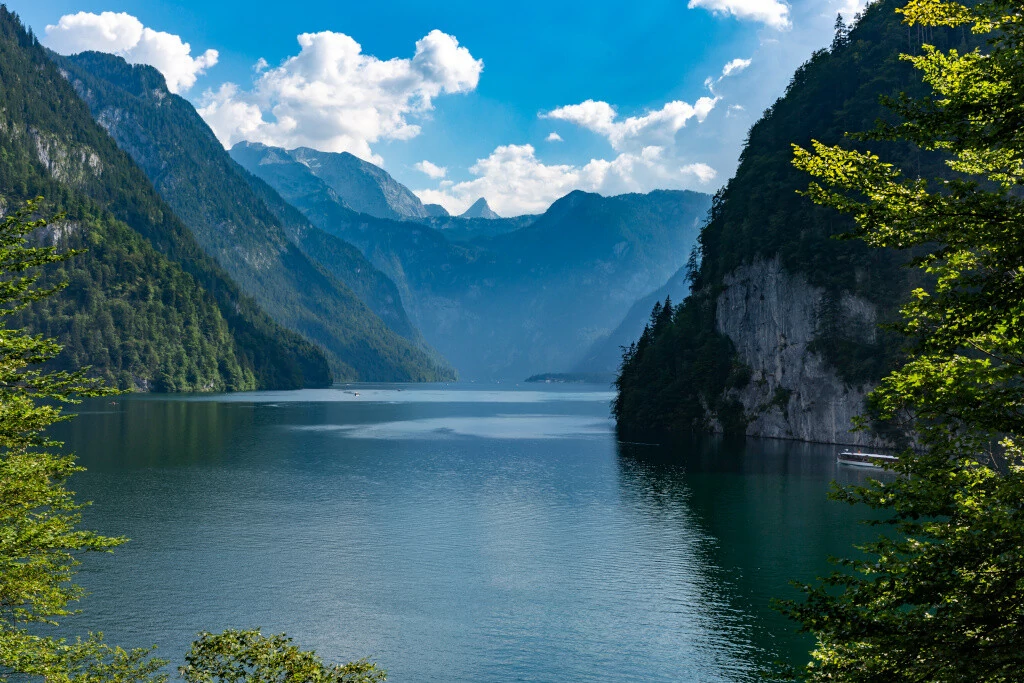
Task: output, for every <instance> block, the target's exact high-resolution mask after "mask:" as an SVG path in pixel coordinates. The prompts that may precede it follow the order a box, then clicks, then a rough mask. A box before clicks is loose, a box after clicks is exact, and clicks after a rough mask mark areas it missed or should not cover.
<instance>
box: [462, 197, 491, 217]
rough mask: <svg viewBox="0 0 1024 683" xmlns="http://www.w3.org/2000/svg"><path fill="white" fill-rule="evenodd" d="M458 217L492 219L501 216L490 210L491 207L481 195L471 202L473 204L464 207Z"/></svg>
mask: <svg viewBox="0 0 1024 683" xmlns="http://www.w3.org/2000/svg"><path fill="white" fill-rule="evenodd" d="M460 218H487V219H493V218H501V216H499V215H498V214H496V213H494V212H493V211H491V207H490V205H489V204H488V203H487V200H486V199H484V198H483V197H481V198H480V199H478V200H476V201H475V202H473V206H471V207H469V208H468V209H466V210H465V211H464V212H463V213H462V214H461V215H460Z"/></svg>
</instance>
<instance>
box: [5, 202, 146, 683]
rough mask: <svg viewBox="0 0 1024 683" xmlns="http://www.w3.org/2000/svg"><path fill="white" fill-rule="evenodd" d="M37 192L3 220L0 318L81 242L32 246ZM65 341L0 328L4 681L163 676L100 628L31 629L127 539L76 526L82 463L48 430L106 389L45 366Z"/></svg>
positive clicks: (64, 610)
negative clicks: (82, 565)
mask: <svg viewBox="0 0 1024 683" xmlns="http://www.w3.org/2000/svg"><path fill="white" fill-rule="evenodd" d="M37 208H38V201H36V202H29V203H28V204H27V205H26V206H25V207H24V208H22V209H21V210H19V211H17V212H14V213H12V214H10V215H8V216H7V217H6V218H5V219H4V220H3V221H2V222H0V318H4V317H9V316H11V315H14V314H16V313H17V312H19V311H21V310H23V309H25V308H26V307H28V306H29V305H30V304H32V303H33V302H35V301H39V300H41V299H44V298H46V297H49V296H51V295H53V294H55V293H56V292H57V291H58V290H60V289H61V288H62V287H63V285H61V284H58V285H56V286H53V287H48V288H42V287H38V286H37V282H38V280H39V277H40V275H39V268H40V267H41V266H44V265H47V264H51V263H55V262H58V261H63V260H65V259H68V258H70V257H72V256H74V255H75V252H64V253H58V252H57V250H56V248H55V247H41V246H27V245H26V242H25V237H26V235H28V234H29V233H31V232H33V231H35V230H37V229H39V228H42V227H44V226H45V222H44V221H42V220H32V218H31V217H32V215H33V214H34V213H35V211H36V209H37ZM59 352H60V346H59V345H57V344H56V343H55V342H54V341H53V340H50V339H46V338H44V337H42V336H40V335H29V334H27V333H26V332H25V331H23V330H12V329H6V328H2V329H0V681H6V680H8V677H9V676H11V675H15V674H28V675H34V676H43V677H45V678H46V679H47V680H50V681H58V682H59V681H76V682H83V683H84V682H86V681H100V680H118V681H161V680H163V679H164V678H165V676H162V675H160V674H159V673H158V669H159V668H160V666H162V664H163V662H161V661H160V660H154V659H150V658H149V657H148V656H147V655H148V651H147V650H133V651H130V652H127V651H125V650H122V649H120V648H116V647H110V646H109V645H107V644H106V643H104V642H103V638H102V635H95V636H93V635H90V637H89V638H87V639H85V640H77V641H74V642H68V641H66V640H63V639H59V638H54V637H47V636H41V635H38V634H37V633H34V632H32V631H30V630H29V628H28V627H29V626H31V625H38V624H56V623H57V619H59V618H60V617H63V616H67V615H69V614H72V610H71V609H70V607H69V605H70V604H71V603H72V602H74V601H75V600H77V599H78V598H80V597H81V595H82V589H81V588H80V587H79V586H77V585H75V584H74V583H72V582H71V578H72V575H73V573H74V568H75V567H76V566H77V565H78V564H79V560H78V559H77V558H78V555H80V554H81V553H84V552H97V551H108V550H110V549H112V548H114V547H116V546H117V545H120V544H121V543H123V542H124V539H121V538H110V537H106V536H101V535H99V534H96V533H93V532H90V531H82V530H79V529H77V528H76V527H77V525H78V522H79V519H80V512H81V510H82V507H83V506H82V505H80V504H78V503H76V502H75V500H74V494H73V493H72V492H71V491H69V490H68V489H67V488H65V483H66V482H67V480H68V478H69V477H70V476H71V475H72V474H74V473H75V472H78V471H80V470H81V468H79V467H77V466H76V465H75V461H74V457H73V456H70V455H58V454H55V453H53V452H52V451H53V450H54V449H56V448H59V447H60V445H61V444H59V443H57V442H55V441H53V440H51V439H49V438H47V437H46V436H45V434H44V430H45V429H46V428H47V427H49V426H50V425H52V424H54V423H55V422H58V421H61V420H65V419H67V418H68V415H66V414H65V413H64V412H63V409H62V406H63V405H64V404H67V403H73V402H75V401H76V399H75V397H76V396H97V395H102V394H105V393H110V392H109V390H107V389H105V388H104V387H103V386H102V385H101V383H100V382H98V381H97V380H94V379H89V378H88V377H87V375H86V372H87V370H88V369H87V368H84V369H80V370H77V371H74V372H65V371H48V370H46V369H45V368H41V367H40V365H41V364H43V363H46V362H47V361H49V360H51V359H53V358H54V357H55V356H56V355H57V354H58V353H59Z"/></svg>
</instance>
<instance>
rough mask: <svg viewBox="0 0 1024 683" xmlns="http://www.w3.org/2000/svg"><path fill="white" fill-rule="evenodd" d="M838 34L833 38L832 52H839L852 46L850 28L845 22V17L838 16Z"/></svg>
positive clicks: (836, 26)
mask: <svg viewBox="0 0 1024 683" xmlns="http://www.w3.org/2000/svg"><path fill="white" fill-rule="evenodd" d="M835 28H836V33H835V36H833V38H832V50H833V51H835V50H839V49H841V48H844V47H846V46H847V45H849V44H850V27H849V26H847V25H846V22H845V21H843V15H842V14H837V15H836V24H835Z"/></svg>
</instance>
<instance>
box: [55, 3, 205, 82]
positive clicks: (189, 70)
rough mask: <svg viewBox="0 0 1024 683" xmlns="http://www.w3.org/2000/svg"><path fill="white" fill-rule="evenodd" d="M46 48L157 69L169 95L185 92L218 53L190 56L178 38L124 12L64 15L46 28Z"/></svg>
mask: <svg viewBox="0 0 1024 683" xmlns="http://www.w3.org/2000/svg"><path fill="white" fill-rule="evenodd" d="M44 42H45V43H46V45H47V47H49V48H50V49H52V50H53V51H55V52H59V53H60V54H65V55H70V54H77V53H79V52H85V51H87V50H95V51H98V52H109V53H112V54H115V55H120V56H121V57H124V59H125V60H126V61H128V62H130V63H132V64H149V65H150V66H153V67H156V68H157V69H158V70H159V71H160V73H162V74H163V75H164V78H165V79H167V88H168V90H170V91H171V92H174V93H178V92H184V91H186V90H188V89H189V88H191V87H192V86H193V85H195V82H196V78H198V77H199V76H200V75H201V74H203V73H204V72H205V71H206V70H207V69H209V68H210V67H212V66H213V65H215V64H216V63H217V57H218V54H217V51H216V50H207V51H206V52H204V53H203V54H201V55H199V56H197V57H193V56H192V46H191V45H189V44H188V43H186V42H184V41H182V39H181V37H180V36H176V35H174V34H172V33H164V32H162V31H154V30H153V29H151V28H148V27H145V26H143V25H142V22H141V21H139V20H138V19H137V18H135V17H133V16H132V15H130V14H126V13H125V12H120V13H114V12H103V13H102V14H92V13H89V12H79V13H78V14H66V15H64V16H63V17H61V18H60V20H59V21H58V22H57V23H56V24H50V25H48V26H47V27H46V38H45V40H44Z"/></svg>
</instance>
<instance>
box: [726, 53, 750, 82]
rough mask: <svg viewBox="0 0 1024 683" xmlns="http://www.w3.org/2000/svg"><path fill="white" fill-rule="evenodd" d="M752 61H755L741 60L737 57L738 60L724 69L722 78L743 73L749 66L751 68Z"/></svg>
mask: <svg viewBox="0 0 1024 683" xmlns="http://www.w3.org/2000/svg"><path fill="white" fill-rule="evenodd" d="M752 61H754V60H753V59H740V58H738V57H737V58H736V59H734V60H732V61H731V62H729V63H728V64H726V65H725V66H723V67H722V78H727V77H729V76H732V75H733V74H738V73H739V72H741V71H743V70H744V69H746V68H747V67H748V66H750V63H751V62H752Z"/></svg>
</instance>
